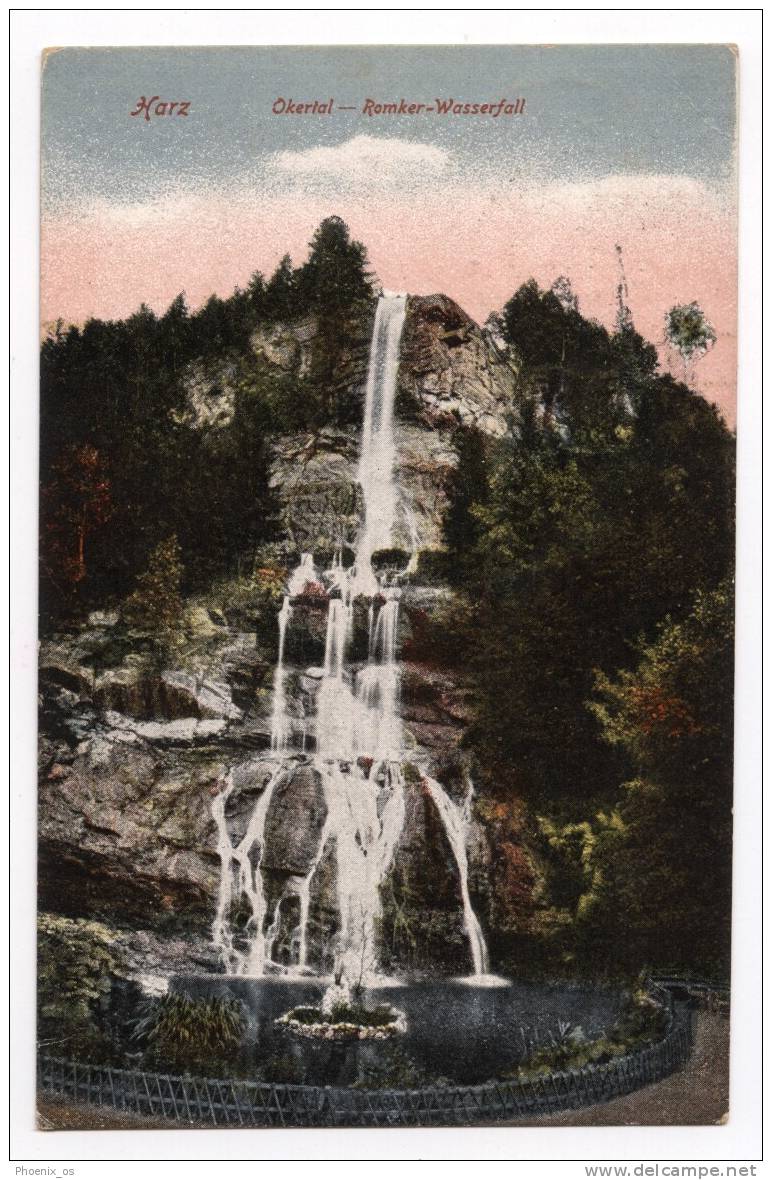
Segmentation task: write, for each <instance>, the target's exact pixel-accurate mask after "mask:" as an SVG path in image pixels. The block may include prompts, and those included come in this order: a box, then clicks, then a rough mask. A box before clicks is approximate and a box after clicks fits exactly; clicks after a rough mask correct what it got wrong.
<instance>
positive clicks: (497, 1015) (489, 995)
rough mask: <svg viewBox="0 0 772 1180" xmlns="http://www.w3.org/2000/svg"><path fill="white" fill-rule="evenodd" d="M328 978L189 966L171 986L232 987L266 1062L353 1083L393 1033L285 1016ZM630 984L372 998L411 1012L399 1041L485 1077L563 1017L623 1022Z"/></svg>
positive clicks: (507, 985) (308, 1076)
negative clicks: (307, 1024)
mask: <svg viewBox="0 0 772 1180" xmlns="http://www.w3.org/2000/svg"><path fill="white" fill-rule="evenodd" d="M325 986H326V983H325V981H320V980H318V979H308V980H306V979H287V978H282V977H264V978H260V979H251V978H246V977H244V976H231V975H179V976H175V977H173V979H172V980H171V981H170V990H172V991H174V992H180V993H184V994H186V995H189V996H191V997H193V998H201V997H209V996H232V997H234V998H235V999H239V1000H241V1001H242V1003H243V1004H244V1007H245V1009H246V1012H247V1014H248V1027H247V1031H246V1034H245V1038H244V1046H243V1051H244V1053H245V1054H246V1055H247V1058H248V1060H250V1061H251V1062H253V1063H254V1065H255V1067H256V1068H259V1067H260V1065H261V1063H263V1062H265V1061H266V1060H268V1059H270V1058H274V1059H275V1058H276V1057H282V1056H289V1057H291V1058H292V1060H293V1061H294V1062H295V1063H296V1064H297V1068H298V1080H300V1081H303V1082H307V1083H309V1084H315V1085H318V1084H330V1085H334V1084H343V1085H345V1084H350V1082H352V1081H354V1080H355V1079H356V1076H357V1073H358V1072H359V1070H360V1067H362V1066H377V1064H378V1062H379V1060H382V1059H383V1056H384V1053H388V1052H389V1048H388V1046H390V1044H391V1043H392V1042H376V1043H372V1042H370V1043H368V1042H356V1043H354V1044H353V1045H349V1046H347V1047H346V1048H345V1049H342V1048H341V1047H339V1046H334V1047H333V1046H330V1045H329V1044H318V1043H314V1042H312V1041H308V1040H305V1039H299V1038H297V1037H294V1036H292V1034H290V1033H288V1032H287V1031H286V1030H284V1029H282V1028H281V1027H277V1026H276V1025H275V1023H274V1022H275V1020H276V1019H277V1017H279V1016H281V1015H283V1014H284V1013H285V1012H287V1011H288V1010H289V1009H290V1008H295V1007H297V1006H299V1005H306V1004H308V1005H316V1004H318V1003H319V1001H320V1000H321V998H322V995H323V993H324V988H325ZM624 999H625V997H624V995H623V993H622V992H621V991H618V990H614V989H612V988H608V987H603V986H600V985H597V986H594V985H587V984H576V985H570V984H565V983H563V984H545V983H538V984H535V983H533V984H532V983H522V982H519V981H505V982H504V983H503V986H484V985H479V984H475V983H474V982H472V981H467V980H458V979H438V980H432V981H422V982H415V983H410V982H406V983H397V982H393V983H392V982H387V983H385V984H384V985H383V986H379V987H375V988H370V989H368V991H367V992H366V995H365V1001H366V1003H368V1004H370V1005H375V1004H390V1005H391V1006H392V1007H394V1008H398V1009H400V1010H401V1011H402V1012H404V1013H405V1015H406V1017H407V1032H406V1033H405V1034H404V1035H402V1036H400V1037H398V1038H396V1040H397V1041H398V1043H399V1048H400V1050H402V1051H403V1052H404V1053H405V1054H407V1055H408V1056H409V1057H410V1058H411V1059H412V1061H413V1062H415V1064H416V1065H417V1066H418V1067H419V1068H420V1069H422V1070H423V1071H425V1073H426V1074H427V1075H429V1076H431V1077H435V1078H436V1077H443V1078H447V1079H448V1080H450V1081H454V1082H466V1083H473V1082H482V1081H486V1080H488V1079H489V1078H493V1077H495V1076H496V1075H497V1074H501V1073H502V1072H505V1071H507V1070H509V1069H512V1068H514V1067H515V1066H517V1065H518V1063H520V1062H521V1061H523V1060H524V1059H525V1058H526V1057H527V1056H529V1055H530V1053H531V1052H532V1051H533V1049H534V1048H535V1047H536V1046H538V1045H543V1044H547V1043H549V1041H550V1038H551V1036H553V1035H558V1034H559V1030H560V1026H561V1023H562V1024H564V1025H565V1024H570V1025H571V1026H574V1027H576V1026H580V1027H581V1029H582V1031H583V1033H584V1035H585V1036H586V1037H588V1038H593V1037H598V1036H600V1035H601V1034H602V1033H603V1032H604V1031H605V1030H606V1029H608V1028H609V1027H610V1026H611V1025H612V1024H614V1022H615V1020H616V1018H617V1016H618V1014H619V1012H620V1009H621V1007H622V1005H623V1003H624Z"/></svg>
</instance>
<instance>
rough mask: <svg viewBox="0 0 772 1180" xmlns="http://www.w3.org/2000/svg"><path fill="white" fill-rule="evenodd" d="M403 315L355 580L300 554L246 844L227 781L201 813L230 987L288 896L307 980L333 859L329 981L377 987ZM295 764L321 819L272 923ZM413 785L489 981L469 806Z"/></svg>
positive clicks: (372, 364) (374, 408) (382, 364)
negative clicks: (306, 641)
mask: <svg viewBox="0 0 772 1180" xmlns="http://www.w3.org/2000/svg"><path fill="white" fill-rule="evenodd" d="M405 306H406V296H405V295H389V294H384V295H382V296H381V297H380V299H379V300H378V306H377V310H376V315H375V324H374V327H373V336H372V343H371V348H370V358H369V365H368V374H367V387H366V394H365V411H364V421H363V428H362V444H361V452H360V460H359V468H358V479H359V483H360V484H361V487H362V494H363V507H364V511H363V520H362V526H361V529H360V533H359V537H358V539H357V544H356V551H355V556H354V563H353V566H351V567H350V568H348V569H347V568H345V567H344V565H343V560H342V555H341V554H340V553H336V554H335V556H334V559H333V562H332V566H331V568H330V569H328V570H326V571H325V572H324V574H319V573H317V570H316V568H315V566H314V559H313V554H310V553H304V554H303V555H302V557H301V560H300V563H299V565H298V566H297V568H296V569H295V570H294V571H293V572H292V574H291V575H290V577H289V579H288V582H287V586H286V592H285V596H284V599H283V602H282V606H281V610H280V611H279V616H278V628H279V644H278V658H277V663H276V668H275V670H274V679H273V708H272V714H271V756H272V760H273V762H274V769H273V770H272V773H271V775H270V777H269V779H268V780H267V782H266V784H265V785H264V787H263V790H262V792H261V794H260V796H259V798H258V800H257V802H256V804H255V807H254V810H253V812H252V816H251V818H250V820H249V823H248V825H247V829H246V832H245V834H244V836H243V837H242V839H241V840H240V841H239V842H238V844H237V845H236V846H235V847H234V846H233V844H232V843H231V840H230V837H229V835H228V830H227V822H226V811H227V802H228V799H229V797H230V795H231V792H232V789H233V781H232V778H230V779H229V780H228V785H227V788H226V789H225V790H224V791H222V792H221V793H220V794H219V795H218V796H217V797H216V798H215V800H214V803H213V806H212V814H213V816H214V819H215V823H216V826H217V833H218V845H217V847H218V853H219V856H220V861H221V881H220V892H219V897H218V908H217V916H216V919H215V924H214V928H213V937H214V941H215V944H216V946H217V947H218V949H219V951H220V954H221V957H222V959H223V963H224V965H225V967H226V969H227V970H229V971H235V972H236V973H240V974H249V975H260V974H262V973H263V972H264V970H265V969H266V967H267V966H270V967H271V969H274V970H275V969H276V968H277V965H276V964H275V963H273V960H272V954H273V944H274V942H275V940H276V939H277V938H278V935H279V932H280V928H281V913H280V907H281V902H282V900H284V898H285V897H287V896H290V895H294V896H295V897H296V898H297V901H298V908H299V917H298V924H297V927H296V929H295V930H294V931H293V933H292V939H291V945H292V947H293V953H294V955H295V958H296V962H295V963H294V967H295V969H296V970H300V971H306V970H308V967H309V964H308V956H309V929H308V928H309V921H310V913H311V893H312V887H313V883H314V879H315V877H316V874H317V871H318V869H319V866H320V865H321V863H322V861H323V859H324V857H325V854H326V853H327V852H328V850H331V851H332V850H334V857H335V866H336V875H335V882H336V883H335V889H336V903H337V910H338V930H337V935H336V950H335V972H336V974H341V975H342V976H344V977H345V978H346V979H347V980H348V982H349V984H356V983H364V982H366V981H368V980H372V979H373V978H374V977H375V976H377V973H378V969H379V960H378V949H377V944H378V938H379V925H380V918H381V900H380V886H381V884H382V882H383V880H384V878H385V877H386V874H387V873H388V871H389V869H390V867H391V864H392V861H393V859H394V854H395V852H396V848H397V845H398V843H399V839H400V836H401V833H402V828H403V825H404V818H405V780H404V776H403V772H402V761H403V758H404V743H403V733H402V720H401V716H400V712H399V699H400V667H399V661H398V658H397V642H398V634H399V608H400V596H401V591H400V589H399V587H398V586H397V585H393V584H388V583H387V579H386V576H385V575H383V576H382V577H380V578H379V577H378V575H377V574H376V572H375V570H374V569H373V564H372V557H373V554H374V553H375V552H376V551H377V550H379V549H387V548H389V547H390V546H391V543H392V530H393V527H394V523H395V518H396V507H397V500H398V492H397V487H396V483H395V476H394V466H395V444H394V431H393V415H394V398H395V394H396V388H397V373H398V368H399V345H400V338H401V335H402V329H403V325H404V321H405ZM403 509H404V511H405V513H406V517H407V519H408V521H409V522H411V523H412V529H411V532H413V533H414V532H415V525H414V522H413V518H412V513H410V509H409V506H404V505H403ZM416 558H417V544H416V543H414V555H413V559H412V560H411V564H410V566H409V567H408V571H406V572H410V571H412V569H413V568H414V564H415V560H416ZM309 583H311V584H313V585H314V587H315V595H316V596H317V597H318V594H319V590H318V587H319V585H321V586H322V587H324V588H325V593H326V599H327V625H326V636H325V654H324V666H323V668H322V669H321V676H320V678H319V685H318V689H317V691H316V695H315V700H314V710H313V716H312V717H311V718H310V719H309V720H308V721H307V723H306V725H305V726H304V727H303V729H302V733H301V734H300V735H298V734H297V733H296V732H295V731H296V729H297V727H296V726H294V725H293V720H292V717H291V716H290V715H289V714H288V708H287V672H286V669H285V666H284V654H285V642H286V636H287V632H288V629H289V628H290V627H291V625H292V619H293V609H294V604H295V603H296V601H297V600H298V599H299V598H301V597H302V595H303V594H304V591H305V590H306V587H307V586H308V585H309ZM357 600H360V601H361V600H364V601H365V603H366V606H367V626H368V650H367V661H366V663H365V664H364V665H363V666H362V667H360V668H358V670H357V669H356V668H355V667H354V666H352V665H351V663H350V661H349V660H348V658H347V657H348V652H349V647H350V644H351V639H352V634H353V628H354V611H355V605H356V603H357ZM316 675H317V676H318V675H319V673H318V672H317V673H316ZM299 738H300V742H299ZM298 744H299V749H298V748H296V747H297V746H298ZM301 753H302V754H304V755H306V754H307V756H308V757H309V758H310V760H311V762H312V765H313V767H314V769H315V771H316V772H317V774H318V776H319V781H320V783H321V788H322V791H323V795H324V803H325V808H326V815H325V819H324V821H323V826H322V831H321V834H320V837H319V842H318V845H317V848H316V851H315V853H314V854H313V856H312V858H311V861H310V864H309V865H308V867H307V869H306V872H305V875H304V876H302V877H300V878H292V879H291V880H290V881H288V882H287V884H286V885H285V887H284V892H283V893H282V896H281V897H280V898H279V900H278V901H277V902H276V903H275V907H274V910H273V913H272V914H270V913H268V907H267V905H266V899H265V893H264V887H263V880H262V870H261V863H262V860H263V852H264V844H265V826H266V818H267V815H268V811H269V808H270V804H271V800H272V798H273V794H274V789H275V787H276V785H277V784H278V783H279V781H280V780H281V779H282V776H284V775H286V774H287V773H288V771H289V761H290V759H292V758H293V757H295V758H297V757H298V755H299V754H301ZM411 757H413V758H415V755H411ZM425 782H426V785H427V787H428V790H429V793H430V796H431V798H432V800H433V801H434V805H435V807H436V809H437V812H438V814H439V816H440V819H441V821H442V824H443V826H444V828H445V831H446V832H447V835H448V840H449V842H450V845H451V848H452V850H453V854H454V857H455V861H456V865H457V868H458V872H459V877H460V883H461V897H462V905H463V917H464V928H465V931H466V933H467V937H468V939H469V946H470V951H471V957H472V963H473V967H474V972H475V975H481V974H484V973H485V972H486V971H487V950H486V947H485V940H484V938H483V935H482V931H481V929H480V924H479V922H478V921H477V918H476V915H475V913H474V910H473V908H472V904H471V900H470V896H469V886H468V880H467V854H466V839H467V833H468V829H469V823H470V818H471V811H470V806H471V802H470V800H471V795H470V796H469V797H468V799H467V801H466V804H465V805H464V807H463V808H460V809H459V808H458V807H457V806H456V805H455V804H454V803H453V802H452V800H451V799H450V797H449V796H448V795H447V794H446V792H445V791H444V789H443V788H442V787H441V786H440V784H439V783H436V782H434V780H432V779H429V778H428V777H427V778H426V780H425ZM236 885H237V886H238V891H239V894H240V896H242V897H244V898H245V899H246V902H247V903H248V906H249V912H250V918H249V922H248V924H247V928H246V931H245V932H244V933H245V936H246V939H247V941H248V945H247V947H246V949H245V950H244V951H241V950H239V949H237V948H236V947H235V945H234V934H233V931H232V930H231V927H230V923H229V912H230V909H231V906H232V902H233V901H234V887H235V886H236ZM243 937H244V936H242V940H243Z"/></svg>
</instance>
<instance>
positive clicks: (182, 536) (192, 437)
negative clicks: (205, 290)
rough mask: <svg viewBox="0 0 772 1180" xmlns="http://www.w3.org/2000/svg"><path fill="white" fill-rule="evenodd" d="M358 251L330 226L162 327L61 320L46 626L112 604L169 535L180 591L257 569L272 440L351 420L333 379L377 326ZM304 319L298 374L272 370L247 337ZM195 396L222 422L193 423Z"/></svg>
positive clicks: (53, 375)
mask: <svg viewBox="0 0 772 1180" xmlns="http://www.w3.org/2000/svg"><path fill="white" fill-rule="evenodd" d="M372 295H373V288H372V280H371V277H370V275H369V273H368V270H367V259H366V254H365V250H364V247H363V246H361V244H360V243H358V242H352V241H351V239H350V237H349V233H348V229H347V227H346V225H345V224H344V223H343V222H342V221H341V220H340V218H337V217H330V218H327V219H326V220H325V221H324V222H322V224H321V225H320V226H319V228H318V229H317V231H316V233H315V234H314V237H313V239H312V241H311V243H310V253H309V257H308V260H307V261H306V262H305V263H304V264H303V265H302V266H300V267H298V268H297V269H293V267H292V264H291V262H290V260H289V259H288V258H284V259H282V261H281V263H280V264H279V266H278V267H277V270H276V272H275V274H274V275H273V276H272V277H271V279H269V280H268V282H266V281H265V280H264V278H263V276H262V275H260V274H259V273H257V274H255V275H254V276H253V278H252V280H251V282H250V284H249V286H248V288H247V290H246V291H241V290H238V289H237V290H236V291H235V292H234V293H233V295H232V296H231V297H230V298H228V299H220V298H218V297H217V296H214V295H213V296H212V297H211V299H209V301H208V302H207V303H206V304H205V305H204V306H203V307H202V308H201V309H200V310H199V311H197V312H195V313H191V312H190V311H189V310H188V307H187V305H186V303H185V299H184V296H183V295H180V296H178V298H176V299H175V300H174V301H173V302H172V304H171V305H170V307H169V308H168V310H167V311H166V312H165V313H164V314H163V315H161V316H157V315H156V314H154V312H152V311H151V310H150V309H149V308H147V307H145V306H144V305H143V306H142V307H141V308H140V309H139V311H137V312H136V314H135V315H133V316H130V317H129V318H128V319H126V320H120V321H110V322H105V321H102V320H96V319H95V320H89V321H88V323H86V324H85V325H84V326H83V327H82V328H78V327H69V328H65V327H64V326H63V325H62V324H61V323H58V324H57V325H56V326H55V327H54V328H53V329H52V330H51V332H50V333H49V335H48V336H47V338H46V340H45V341H44V343H43V347H42V352H41V484H42V494H41V559H42V560H41V599H42V602H41V606H42V614H43V620H44V623H54V622H56V620H57V619H60V618H61V617H62V616H67V615H70V614H72V613H77V612H79V611H82V610H83V609H85V608H88V607H89V606H91V605H103V604H104V603H105V602H107V601H110V600H111V599H112V600H115V601H117V600H120V599H122V598H123V597H124V596H125V595H126V594H128V593H130V592H132V590H133V589H134V586H135V581H136V578H137V577H138V576H140V575H143V574H145V573H146V571H147V570H148V568H149V563H151V561H152V555H153V553H154V551H155V550H157V547H158V546H159V545H160V544H163V543H165V542H167V541H168V539H169V538H171V537H175V538H176V540H177V543H178V544H179V548H180V561H181V565H182V585H183V588H184V589H186V590H190V589H196V588H205V587H206V586H207V585H208V584H209V582H210V581H211V580H212V578H214V577H217V576H221V575H226V574H233V573H241V572H243V570H245V569H247V570H249V569H251V568H252V566H253V564H254V555H255V552H256V549H257V548H258V546H259V545H260V544H261V543H263V542H265V541H266V540H268V539H270V538H271V537H272V536H273V534H274V532H275V525H276V522H275V509H274V505H273V502H272V498H271V496H270V492H269V487H268V461H269V440H270V437H271V435H273V434H277V433H282V432H287V431H296V430H305V429H314V428H316V427H318V426H321V425H323V424H324V423H325V422H329V421H340V422H352V421H358V419H359V417H360V415H361V411H360V408H359V407H358V406H357V405H352V404H350V403H349V402H348V401H347V400H346V398H345V396H344V395H343V393H342V392H341V391H340V390H337V389H336V388H335V384H334V382H333V381H332V379H331V375H332V373H333V372H334V370H335V368H336V365H337V364H338V363H339V359H340V352H341V349H342V348H343V347H345V343H346V340H347V337H349V336H350V335H351V333H352V331H353V330H354V327H355V325H357V324H359V323H361V322H363V321H366V320H367V318H368V317H369V316H370V315H371V306H372ZM303 316H313V317H314V321H315V331H316V337H315V347H314V349H313V364H312V366H311V368H310V371H309V372H307V373H304V374H303V375H302V376H300V375H298V374H296V373H292V372H287V371H283V370H281V369H277V368H276V367H275V366H271V365H269V364H268V363H267V362H266V361H265V360H264V359H263V358H262V357H261V356H260V355H259V352H256V351H255V349H254V348H253V347H252V346H251V344H250V340H251V339H252V337H253V334H254V333H255V331H256V330H259V329H261V328H267V329H270V328H271V326H272V325H274V324H275V323H276V322H277V321H281V320H288V319H289V320H298V319H299V318H301V317H303ZM202 393H203V394H204V395H205V396H206V399H207V400H208V402H209V404H210V405H211V404H212V403H214V404H215V406H216V404H217V403H218V399H219V400H221V401H222V403H223V406H224V407H225V406H227V407H228V408H227V409H226V410H225V416H224V419H221V420H219V421H216V422H215V423H214V424H213V423H212V422H211V421H209V420H206V419H204V421H202V420H200V419H197V417H196V414H195V413H194V412H193V411H192V409H191V401H192V400H195V398H196V396H199V398H200V397H201V396H202Z"/></svg>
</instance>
